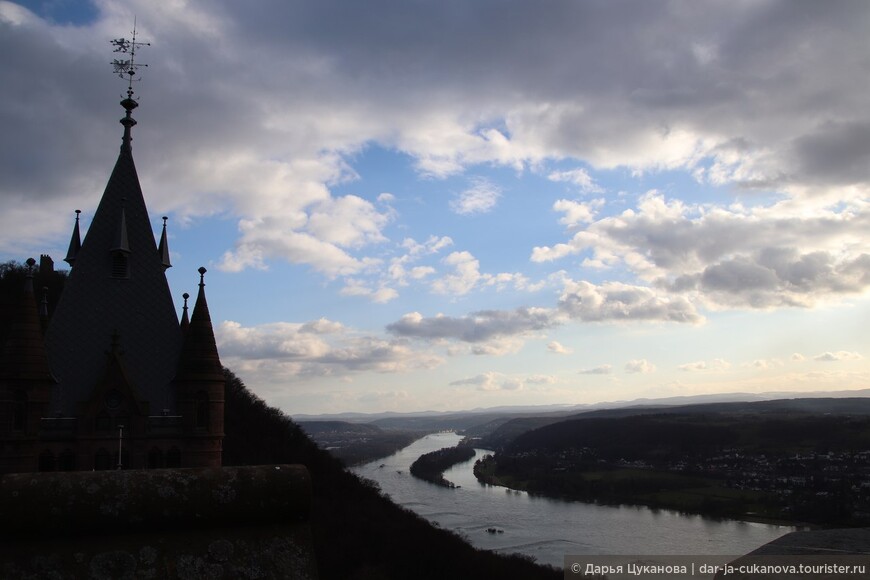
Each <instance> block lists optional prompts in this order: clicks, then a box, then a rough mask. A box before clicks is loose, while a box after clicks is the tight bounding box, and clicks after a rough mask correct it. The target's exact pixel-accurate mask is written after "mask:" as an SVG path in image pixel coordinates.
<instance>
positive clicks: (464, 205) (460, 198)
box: [450, 177, 501, 215]
mask: <svg viewBox="0 0 870 580" xmlns="http://www.w3.org/2000/svg"><path fill="white" fill-rule="evenodd" d="M500 197H501V189H500V188H499V187H498V186H497V185H496V184H495V183H493V182H491V181H489V180H488V179H485V178H483V177H477V178H475V179H473V180H472V185H471V187H469V188H468V189H466V190H464V191H462V192H461V193H459V194H458V195H457V196H456V198H455V199H453V200H452V201H451V202H450V209H451V210H452V211H453V212H455V213H458V214H459V215H473V214H479V213H487V212H489V211H492V209H493V208H494V207H495V205H496V204H497V203H498V199H499V198H500Z"/></svg>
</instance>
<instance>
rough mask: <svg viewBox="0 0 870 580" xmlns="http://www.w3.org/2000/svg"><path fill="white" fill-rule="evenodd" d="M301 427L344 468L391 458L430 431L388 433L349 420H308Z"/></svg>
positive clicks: (376, 427)
mask: <svg viewBox="0 0 870 580" xmlns="http://www.w3.org/2000/svg"><path fill="white" fill-rule="evenodd" d="M299 426H300V427H301V428H302V430H303V431H305V433H307V434H308V436H309V437H311V439H313V440H314V442H315V443H317V445H318V446H320V448H321V449H325V450H326V451H329V453H330V454H332V455H333V456H334V457H336V458H337V459H339V460H341V462H342V463H344V464H345V465H360V464H362V463H367V462H369V461H373V460H375V459H378V458H379V457H386V456H388V455H392V454H393V453H395V452H396V451H398V450H399V449H402V448H403V447H407V446H408V445H410V444H411V443H413V442H414V441H415V440H417V439H419V438H420V437H422V436H424V435H426V434H427V433H429V432H430V431H408V430H397V429H394V430H389V431H385V430H383V429H381V428H380V427H378V426H377V425H372V424H369V423H348V422H347V421H306V422H304V423H299Z"/></svg>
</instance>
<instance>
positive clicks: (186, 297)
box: [181, 292, 190, 308]
mask: <svg viewBox="0 0 870 580" xmlns="http://www.w3.org/2000/svg"><path fill="white" fill-rule="evenodd" d="M181 297H182V298H184V307H185V308H187V299H188V298H190V294H188V293H187V292H185V293H184V294H182V295H181Z"/></svg>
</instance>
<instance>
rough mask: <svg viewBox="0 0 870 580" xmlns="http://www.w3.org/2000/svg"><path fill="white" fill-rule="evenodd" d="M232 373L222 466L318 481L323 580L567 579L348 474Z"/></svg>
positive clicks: (316, 522)
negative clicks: (295, 468) (265, 467)
mask: <svg viewBox="0 0 870 580" xmlns="http://www.w3.org/2000/svg"><path fill="white" fill-rule="evenodd" d="M226 373H227V393H226V437H225V438H224V443H223V445H224V447H223V449H224V451H223V457H224V465H256V464H268V463H301V464H303V465H305V466H307V467H308V469H309V471H310V472H311V478H312V481H313V488H314V489H313V506H312V513H311V522H312V528H313V534H314V543H315V550H316V552H317V564H318V567H319V572H320V576H321V578H340V579H353V578H366V579H373V578H433V579H434V578H553V579H555V578H561V577H562V573H561V572H558V571H555V570H553V569H549V568H542V567H540V566H537V565H535V564H534V563H532V562H530V561H529V560H528V559H526V558H523V557H520V556H498V555H496V554H493V553H490V552H484V551H481V550H476V549H475V548H473V547H471V546H470V545H468V544H467V543H465V542H464V541H463V540H462V539H461V538H459V537H458V536H456V535H454V534H451V533H449V532H446V531H444V530H439V529H436V528H434V527H432V526H431V525H429V523H428V522H426V521H425V520H423V519H422V518H420V517H419V516H417V515H416V514H414V513H412V512H410V511H408V510H405V509H402V508H400V507H398V506H396V505H395V504H393V503H392V502H391V501H389V499H387V498H385V497H383V496H382V495H381V494H380V493H379V492H378V490H377V489H376V488H375V487H374V486H373V485H371V484H369V483H365V482H363V481H362V480H360V479H359V478H358V477H356V476H355V475H354V474H352V473H350V472H348V471H346V470H345V469H344V468H342V466H341V463H340V462H339V461H338V460H336V459H335V458H333V457H331V456H330V455H329V454H328V453H327V452H326V451H322V450H321V449H319V448H318V447H317V446H316V445H315V444H314V443H313V442H312V441H311V440H310V439H309V438H308V437H307V436H306V435H305V434H304V433H303V432H302V430H301V429H300V428H299V427H298V426H297V425H296V424H295V423H293V421H291V420H290V418H289V417H287V416H286V415H285V414H284V413H282V412H281V411H279V410H277V409H274V408H272V407H269V406H268V405H266V404H265V403H264V402H263V401H262V400H261V399H259V398H258V397H257V396H256V395H254V394H253V393H252V392H251V391H249V390H248V389H247V388H246V387H245V386H244V384H243V383H242V382H241V380H239V379H238V378H237V377H236V376H235V375H233V374H232V373H231V372H230V371H226Z"/></svg>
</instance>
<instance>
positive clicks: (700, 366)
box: [677, 358, 731, 372]
mask: <svg viewBox="0 0 870 580" xmlns="http://www.w3.org/2000/svg"><path fill="white" fill-rule="evenodd" d="M677 368H678V369H680V370H681V371H685V372H703V371H724V370H728V369H729V368H731V364H730V363H729V362H728V361H726V360H724V359H721V358H716V359H713V360H712V361H711V362H707V361H703V360H700V361H695V362H690V363H686V364H682V365H679V366H678V367H677Z"/></svg>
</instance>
